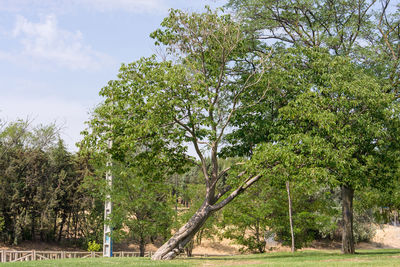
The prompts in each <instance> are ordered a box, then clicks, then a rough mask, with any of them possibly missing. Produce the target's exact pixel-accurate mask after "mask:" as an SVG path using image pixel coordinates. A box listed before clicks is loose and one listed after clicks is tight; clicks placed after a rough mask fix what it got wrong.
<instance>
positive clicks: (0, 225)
mask: <svg viewBox="0 0 400 267" xmlns="http://www.w3.org/2000/svg"><path fill="white" fill-rule="evenodd" d="M4 224H5V222H4V218H3V217H0V232H3V229H4Z"/></svg>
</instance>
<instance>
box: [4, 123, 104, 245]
mask: <svg viewBox="0 0 400 267" xmlns="http://www.w3.org/2000/svg"><path fill="white" fill-rule="evenodd" d="M78 162H79V164H78ZM88 168H90V167H88V165H87V164H86V165H85V164H84V162H83V161H81V158H79V157H75V155H72V154H71V153H69V152H68V151H67V150H66V147H65V145H64V143H63V141H62V140H60V139H59V138H58V128H57V127H56V126H55V125H47V126H44V125H39V126H35V127H34V126H32V125H31V123H30V122H28V121H21V120H20V121H16V122H11V123H8V124H5V125H4V127H3V128H2V129H1V131H0V217H1V218H3V220H4V228H3V231H1V232H0V233H1V234H0V238H1V239H2V240H3V241H4V242H7V243H14V244H18V243H19V242H20V241H23V240H27V239H28V240H37V239H40V240H41V241H59V242H60V241H61V240H62V239H63V237H64V236H65V234H68V235H69V236H70V239H73V240H74V241H77V240H78V239H80V238H84V236H86V235H89V234H90V233H88V232H87V231H86V229H87V228H89V226H87V225H88V224H90V223H91V222H90V221H89V220H87V218H85V217H86V216H90V214H92V209H91V207H92V201H93V199H92V198H90V197H89V196H88V195H87V194H86V192H85V191H84V190H82V189H81V188H80V185H81V183H82V180H83V175H82V172H86V171H87V169H88ZM72 218H73V219H72ZM83 222H84V223H83ZM78 225H81V227H80V229H78ZM67 229H68V231H66V230H67ZM100 229H101V228H100ZM98 230H99V228H98V226H96V227H95V229H92V230H91V231H90V232H91V233H93V232H99V231H98ZM78 233H79V234H78ZM71 237H73V238H71ZM85 244H86V243H85V242H84V245H85Z"/></svg>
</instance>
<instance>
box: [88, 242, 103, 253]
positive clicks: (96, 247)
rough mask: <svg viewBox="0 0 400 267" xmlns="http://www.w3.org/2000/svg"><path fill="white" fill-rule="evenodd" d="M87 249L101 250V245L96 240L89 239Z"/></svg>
mask: <svg viewBox="0 0 400 267" xmlns="http://www.w3.org/2000/svg"><path fill="white" fill-rule="evenodd" d="M87 250H88V251H100V250H101V245H100V244H98V243H97V242H96V241H89V242H88V248H87Z"/></svg>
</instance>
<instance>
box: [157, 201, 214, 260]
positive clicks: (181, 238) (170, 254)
mask: <svg viewBox="0 0 400 267" xmlns="http://www.w3.org/2000/svg"><path fill="white" fill-rule="evenodd" d="M211 213H212V210H211V206H210V205H209V204H207V202H204V203H203V205H202V206H201V207H200V208H199V209H198V210H197V211H196V213H195V214H194V215H193V216H192V217H191V218H190V220H189V221H188V222H187V223H186V224H185V225H183V226H182V227H181V228H180V229H179V230H178V231H177V232H176V233H175V234H174V235H173V236H172V237H171V238H170V239H169V240H168V241H167V242H166V243H165V244H164V245H162V246H161V247H160V248H159V249H158V250H157V251H156V252H155V253H154V255H153V256H152V257H151V259H152V260H171V259H173V258H175V257H176V256H177V255H178V254H179V253H180V252H182V251H183V250H184V247H185V246H186V244H187V243H189V242H190V241H191V240H192V238H193V237H194V235H195V234H196V232H197V231H198V230H199V229H200V228H201V227H202V226H203V224H204V222H205V221H206V220H207V219H208V217H209V216H210V215H211Z"/></svg>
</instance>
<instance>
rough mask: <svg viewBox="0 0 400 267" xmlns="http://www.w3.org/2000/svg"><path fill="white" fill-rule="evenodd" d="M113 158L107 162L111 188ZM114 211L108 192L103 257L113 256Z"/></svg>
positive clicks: (105, 209) (107, 173)
mask: <svg viewBox="0 0 400 267" xmlns="http://www.w3.org/2000/svg"><path fill="white" fill-rule="evenodd" d="M111 147H112V140H111V139H109V140H108V148H109V149H111ZM111 166H112V160H111V155H109V159H108V162H107V167H108V170H107V172H106V181H107V186H108V188H109V189H111V187H112V179H113V176H112V172H111ZM111 212H112V202H111V195H110V194H109V193H108V194H107V195H106V201H105V203H104V235H103V257H112V239H111V232H112V229H111V225H109V223H108V222H109V219H110V215H111Z"/></svg>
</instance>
